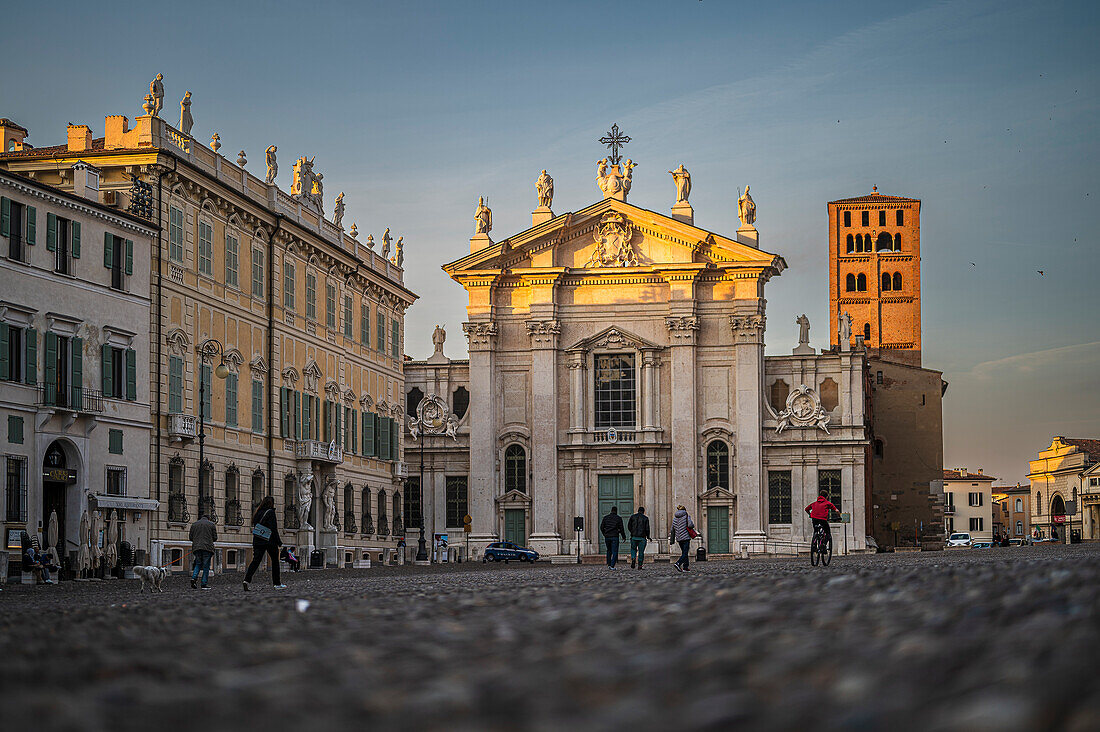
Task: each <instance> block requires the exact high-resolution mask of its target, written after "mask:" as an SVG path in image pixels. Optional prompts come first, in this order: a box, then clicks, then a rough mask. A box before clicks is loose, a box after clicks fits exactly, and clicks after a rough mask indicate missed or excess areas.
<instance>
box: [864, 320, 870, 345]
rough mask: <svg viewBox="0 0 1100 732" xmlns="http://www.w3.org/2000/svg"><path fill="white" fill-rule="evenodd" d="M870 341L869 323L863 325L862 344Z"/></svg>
mask: <svg viewBox="0 0 1100 732" xmlns="http://www.w3.org/2000/svg"><path fill="white" fill-rule="evenodd" d="M870 341H871V324H870V323H864V324H863V342H864V343H869V342H870Z"/></svg>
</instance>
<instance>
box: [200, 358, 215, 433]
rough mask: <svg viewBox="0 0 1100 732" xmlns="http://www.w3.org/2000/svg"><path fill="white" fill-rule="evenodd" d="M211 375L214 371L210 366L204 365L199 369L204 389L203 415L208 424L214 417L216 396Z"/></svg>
mask: <svg viewBox="0 0 1100 732" xmlns="http://www.w3.org/2000/svg"><path fill="white" fill-rule="evenodd" d="M211 373H212V370H211V368H210V366H209V365H208V364H205V363H204V364H202V365H201V366H200V367H199V379H200V380H201V382H200V386H201V388H202V405H201V406H202V413H203V417H204V418H205V420H206V421H207V422H210V421H212V420H211V418H212V417H213V416H214V405H213V398H214V395H213V394H212V393H211V386H212V384H211V383H210V377H211Z"/></svg>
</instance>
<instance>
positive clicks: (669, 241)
mask: <svg viewBox="0 0 1100 732" xmlns="http://www.w3.org/2000/svg"><path fill="white" fill-rule="evenodd" d="M609 230H610V232H611V234H612V236H611V238H612V239H613V240H614V242H615V243H617V242H618V241H619V239H616V238H615V237H616V235H619V236H622V235H625V236H626V238H627V241H628V243H629V245H630V247H631V248H632V249H633V253H634V254H635V255H636V261H634V260H632V261H630V262H628V264H627V266H628V267H639V268H644V269H662V268H664V267H667V266H670V265H671V266H676V265H691V264H695V265H709V266H714V267H723V268H725V267H732V268H736V267H738V266H757V267H760V266H770V267H774V268H775V269H776V270H778V271H782V269H784V268H785V267H786V264H785V263H784V262H783V260H782V258H781V257H779V256H777V255H774V254H770V253H768V252H765V251H761V250H759V249H756V248H754V247H751V246H748V245H747V244H742V243H741V242H739V241H737V240H736V239H732V238H730V237H726V236H723V235H721V234H718V233H716V232H712V231H707V230H706V229H702V228H699V227H697V226H694V225H692V224H689V223H686V222H684V221H681V220H679V219H675V218H672V217H671V216H668V215H665V214H661V213H657V212H655V211H650V210H648V209H644V208H640V207H638V206H634V205H632V204H630V203H627V202H625V201H619V200H617V199H614V198H607V199H604V200H602V201H599V202H597V203H594V204H592V205H591V206H588V207H586V208H583V209H581V210H579V211H576V212H569V213H565V214H561V215H559V216H555V217H554V218H552V219H550V220H549V221H544V222H542V223H540V224H538V225H536V226H532V227H531V228H529V229H527V230H525V231H522V232H520V233H518V234H515V235H513V236H510V237H508V238H507V239H504V240H502V241H499V242H495V243H490V244H489V245H488V246H485V247H482V248H481V249H479V250H477V251H475V252H472V253H471V254H470V255H468V256H466V257H463V258H461V259H459V260H456V261H454V262H451V263H449V264H446V265H444V266H443V269H444V271H446V272H447V273H448V274H450V275H451V276H452V277H454V276H456V275H462V274H464V273H465V274H469V275H474V274H475V273H484V274H488V273H489V272H493V271H496V272H503V271H508V270H513V271H515V270H530V269H536V270H537V269H545V268H564V269H565V270H578V269H580V270H584V269H594V270H598V269H602V270H606V269H611V268H613V267H609V266H607V265H601V264H598V263H596V258H595V257H594V253H596V251H597V249H598V248H599V241H600V238H601V236H604V235H605V233H606V232H607V231H609ZM604 241H605V243H606V242H607V237H606V236H604ZM609 254H614V252H609ZM615 265H616V266H615V267H614V268H620V267H621V265H622V262H616V263H615Z"/></svg>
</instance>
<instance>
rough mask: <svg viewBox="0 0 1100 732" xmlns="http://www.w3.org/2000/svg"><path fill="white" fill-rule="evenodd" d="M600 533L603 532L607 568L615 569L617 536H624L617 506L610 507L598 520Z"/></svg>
mask: <svg viewBox="0 0 1100 732" xmlns="http://www.w3.org/2000/svg"><path fill="white" fill-rule="evenodd" d="M600 533H601V534H603V541H604V544H606V545H607V568H608V569H615V562H617V561H618V560H619V537H622V538H624V539H625V538H626V532H625V531H623V520H622V517H620V516H619V508H618V507H617V506H612V507H611V513H609V514H607V515H606V516H604V517H603V521H601V522H600Z"/></svg>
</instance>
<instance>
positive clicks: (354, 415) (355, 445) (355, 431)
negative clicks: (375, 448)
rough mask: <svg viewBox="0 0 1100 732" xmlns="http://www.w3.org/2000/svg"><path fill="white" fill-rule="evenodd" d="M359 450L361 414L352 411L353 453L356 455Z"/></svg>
mask: <svg viewBox="0 0 1100 732" xmlns="http://www.w3.org/2000/svg"><path fill="white" fill-rule="evenodd" d="M358 450H359V412H358V411H357V410H355V409H353V410H351V452H352V454H355V453H356V452H358Z"/></svg>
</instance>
